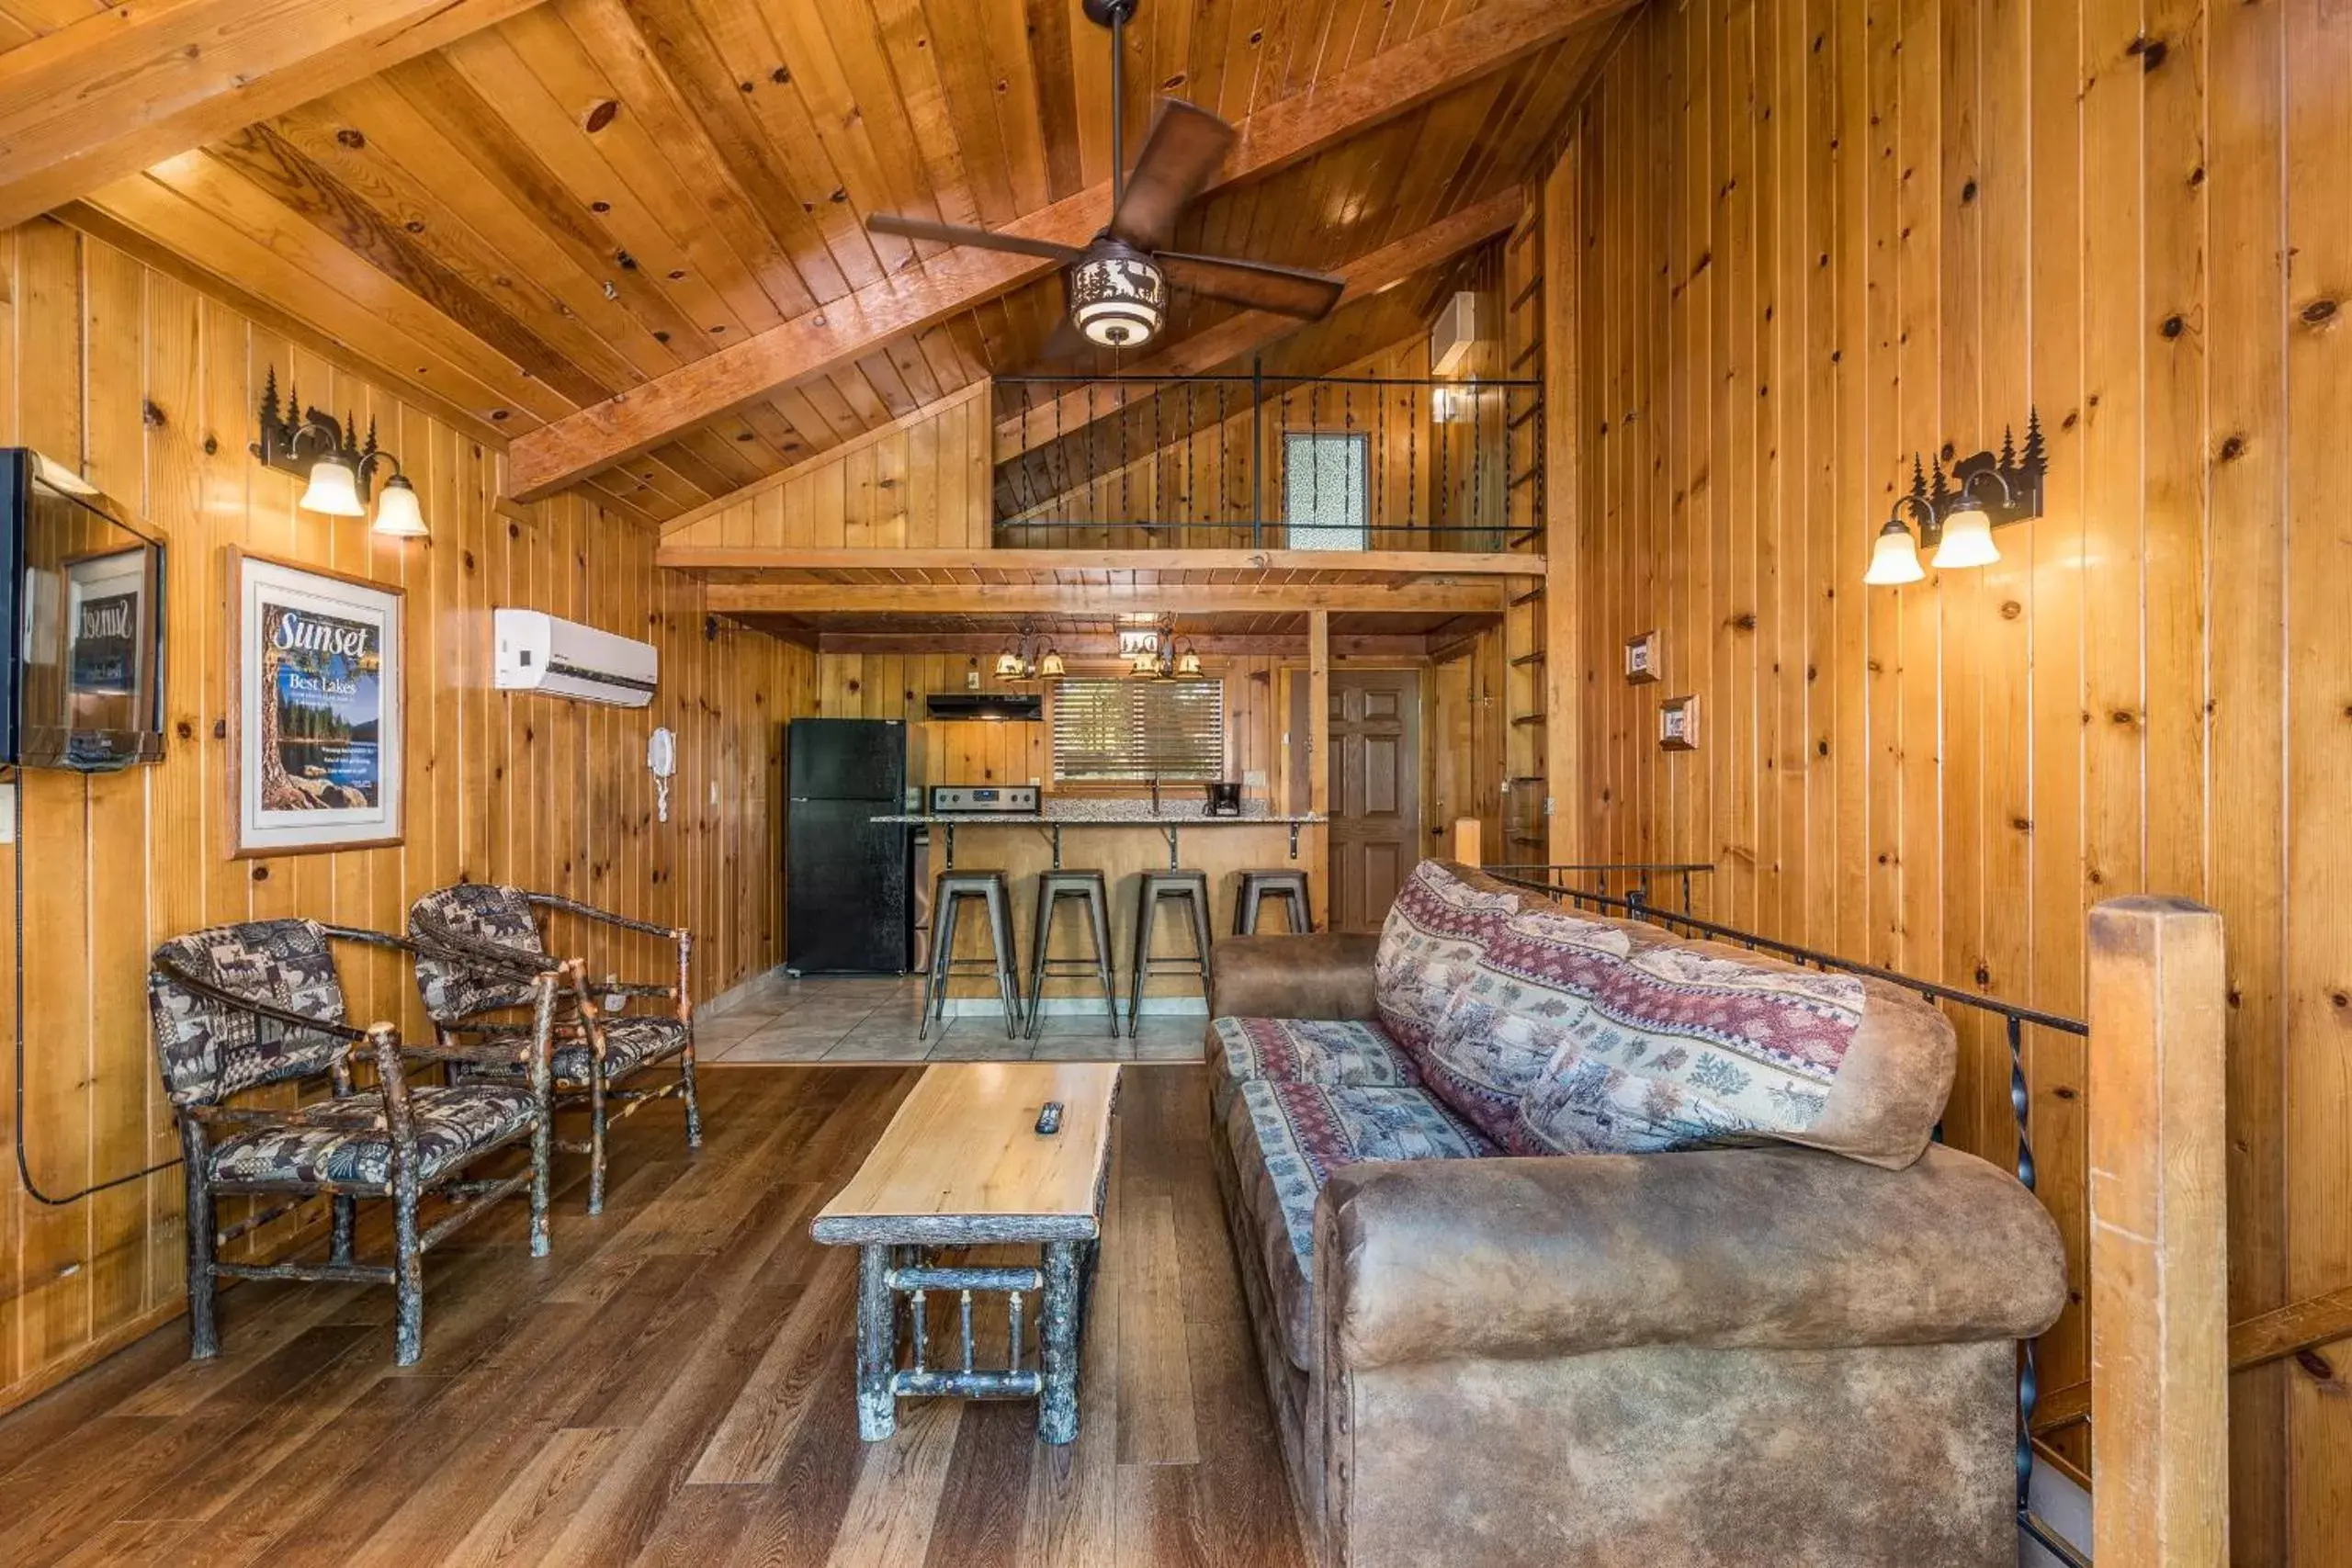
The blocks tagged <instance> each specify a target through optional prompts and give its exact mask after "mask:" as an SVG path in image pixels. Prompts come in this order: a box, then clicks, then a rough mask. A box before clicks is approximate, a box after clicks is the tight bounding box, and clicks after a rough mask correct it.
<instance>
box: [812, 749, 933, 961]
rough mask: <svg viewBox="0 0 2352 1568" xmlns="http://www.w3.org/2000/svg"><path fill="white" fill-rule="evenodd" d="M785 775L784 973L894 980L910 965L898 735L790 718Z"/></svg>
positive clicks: (907, 833)
mask: <svg viewBox="0 0 2352 1568" xmlns="http://www.w3.org/2000/svg"><path fill="white" fill-rule="evenodd" d="M786 770H787V773H788V775H789V779H790V787H789V788H788V789H787V791H786V794H787V795H789V796H790V797H791V799H790V807H789V809H790V815H789V817H788V818H786V848H785V908H786V941H785V964H786V967H787V968H790V969H792V970H793V971H795V972H796V973H797V974H802V975H876V974H883V975H899V974H904V973H905V972H906V971H907V970H908V969H909V968H910V967H911V965H912V964H913V957H914V952H913V941H914V919H913V904H912V882H913V878H912V875H911V868H910V863H909V853H910V845H911V842H912V838H911V835H912V829H909V828H905V827H899V826H891V825H888V824H882V823H876V822H874V821H872V820H870V818H874V817H876V816H880V815H885V814H888V813H892V812H902V811H904V810H906V808H907V806H906V799H907V727H906V725H905V724H904V723H903V722H901V721H900V720H898V719H866V718H796V719H794V720H793V721H792V733H791V739H790V751H789V754H788V757H787V759H786Z"/></svg>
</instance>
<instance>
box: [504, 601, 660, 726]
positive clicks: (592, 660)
mask: <svg viewBox="0 0 2352 1568" xmlns="http://www.w3.org/2000/svg"><path fill="white" fill-rule="evenodd" d="M491 618H492V622H493V625H494V634H493V635H494V636H495V638H496V641H497V644H498V655H497V658H496V659H495V660H493V668H494V670H495V671H496V676H495V682H494V683H495V684H496V685H497V687H498V689H499V690H500V691H502V692H545V693H547V694H548V695H549V696H552V697H572V698H576V699H578V700H579V701H582V702H589V703H606V704H609V705H612V706H614V707H624V708H641V707H643V706H644V705H646V704H648V703H650V702H651V701H652V700H653V691H654V687H655V686H656V684H657V683H658V682H660V680H661V677H662V650H661V649H657V648H655V647H654V646H653V645H652V644H651V643H650V642H639V641H637V640H636V639H635V638H633V637H616V636H614V635H613V634H612V633H611V632H600V631H598V630H597V629H596V628H595V627H594V626H582V625H581V624H580V623H579V622H577V621H567V620H563V619H561V618H560V617H559V616H555V615H548V614H547V613H546V612H545V611H542V610H499V611H496V612H494V613H493V614H492V617H491Z"/></svg>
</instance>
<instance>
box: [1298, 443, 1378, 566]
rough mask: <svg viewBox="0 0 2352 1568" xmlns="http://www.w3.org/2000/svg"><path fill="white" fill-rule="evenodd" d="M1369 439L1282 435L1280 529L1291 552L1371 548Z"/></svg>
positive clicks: (1370, 461) (1370, 453)
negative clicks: (1281, 509)
mask: <svg viewBox="0 0 2352 1568" xmlns="http://www.w3.org/2000/svg"><path fill="white" fill-rule="evenodd" d="M1371 470H1372V440H1371V438H1370V437H1369V436H1365V435H1345V434H1342V435H1327V434H1303V435H1302V434H1288V435H1285V436H1283V532H1284V534H1285V536H1286V537H1287V542H1288V544H1289V547H1291V548H1292V549H1294V550H1365V549H1370V548H1371V547H1372V543H1371V527H1370V507H1369V505H1368V501H1369V496H1370V491H1371V489H1372V471H1371Z"/></svg>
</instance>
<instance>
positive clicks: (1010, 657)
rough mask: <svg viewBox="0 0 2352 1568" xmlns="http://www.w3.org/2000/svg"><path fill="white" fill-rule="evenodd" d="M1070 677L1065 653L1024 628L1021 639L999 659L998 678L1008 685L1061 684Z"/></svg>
mask: <svg viewBox="0 0 2352 1568" xmlns="http://www.w3.org/2000/svg"><path fill="white" fill-rule="evenodd" d="M1066 673H1068V666H1067V665H1065V664H1064V663H1063V661H1062V656H1061V651H1060V650H1059V649H1057V648H1055V647H1054V639H1053V638H1051V637H1046V636H1045V635H1044V634H1043V633H1038V634H1035V636H1034V640H1033V634H1032V633H1031V631H1030V629H1029V627H1028V626H1027V625H1026V624H1023V626H1022V628H1021V635H1020V636H1019V637H1015V638H1014V639H1013V640H1012V642H1011V643H1010V644H1008V645H1007V646H1006V647H1005V649H1004V651H1003V652H1001V653H1000V654H998V655H997V656H996V678H997V679H998V680H1000V681H1001V682H1004V683H1005V684H1006V685H1012V684H1014V683H1016V682H1022V681H1058V680H1060V679H1061V678H1062V676H1063V675H1064V674H1066Z"/></svg>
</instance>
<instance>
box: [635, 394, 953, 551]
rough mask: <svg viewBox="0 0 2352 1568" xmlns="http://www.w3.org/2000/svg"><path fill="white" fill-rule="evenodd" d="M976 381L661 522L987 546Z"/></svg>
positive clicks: (673, 540)
mask: <svg viewBox="0 0 2352 1568" xmlns="http://www.w3.org/2000/svg"><path fill="white" fill-rule="evenodd" d="M989 391H990V389H989V384H988V383H987V382H985V381H983V382H979V383H978V384H976V385H974V386H972V387H970V388H968V389H966V390H965V391H962V392H959V393H957V394H956V395H955V396H954V397H951V398H944V399H942V400H939V401H938V402H935V403H930V404H926V405H925V406H924V407H922V409H919V410H917V411H916V412H913V413H910V414H909V415H907V416H905V417H904V418H902V419H899V420H898V421H897V422H895V423H891V424H888V425H886V426H884V427H882V428H881V429H879V430H876V431H874V432H872V433H870V434H865V435H861V436H857V437H855V438H854V439H853V440H851V441H849V442H847V443H845V444H844V445H842V446H838V447H835V448H834V449H833V450H831V451H829V452H826V453H823V454H821V455H820V456H819V457H812V458H810V459H809V460H808V461H807V462H805V463H801V464H798V465H797V466H795V467H793V468H787V469H786V470H785V471H784V472H782V473H780V474H777V475H775V476H774V477H773V478H770V479H762V480H760V481H759V482H758V483H756V484H753V485H751V486H748V487H746V488H745V489H743V490H740V491H735V492H733V493H732V494H729V495H727V496H723V497H721V498H719V499H718V500H717V501H714V502H711V503H709V504H708V505H707V506H703V507H699V508H697V509H695V511H693V512H690V513H686V514H685V515H684V516H683V517H681V518H679V519H678V520H677V521H676V522H674V523H671V524H669V525H665V526H664V528H663V530H662V542H663V543H664V544H668V545H675V546H697V547H706V548H715V547H727V548H733V549H749V548H760V549H875V550H902V549H958V548H962V549H975V550H983V549H986V548H988V547H989V468H990V464H991V462H992V461H993V459H992V457H991V456H990V453H991V447H992V444H993V443H994V441H995V433H994V431H993V429H992V427H991V426H990V423H989Z"/></svg>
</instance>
